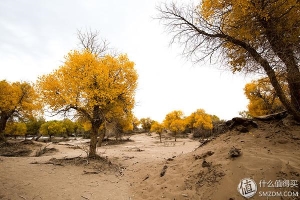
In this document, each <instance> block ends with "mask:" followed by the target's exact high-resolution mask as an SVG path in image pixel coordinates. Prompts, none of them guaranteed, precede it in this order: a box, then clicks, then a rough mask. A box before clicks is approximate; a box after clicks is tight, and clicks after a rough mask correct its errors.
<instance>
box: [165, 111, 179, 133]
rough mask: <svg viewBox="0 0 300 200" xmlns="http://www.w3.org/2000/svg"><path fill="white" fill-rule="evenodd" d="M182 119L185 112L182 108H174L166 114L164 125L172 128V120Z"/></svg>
mask: <svg viewBox="0 0 300 200" xmlns="http://www.w3.org/2000/svg"><path fill="white" fill-rule="evenodd" d="M181 119H183V112H182V111H181V110H174V111H172V112H170V113H168V114H167V115H166V117H165V119H164V121H163V125H164V126H165V127H166V128H167V129H169V130H170V129H171V124H172V122H173V121H175V120H181Z"/></svg>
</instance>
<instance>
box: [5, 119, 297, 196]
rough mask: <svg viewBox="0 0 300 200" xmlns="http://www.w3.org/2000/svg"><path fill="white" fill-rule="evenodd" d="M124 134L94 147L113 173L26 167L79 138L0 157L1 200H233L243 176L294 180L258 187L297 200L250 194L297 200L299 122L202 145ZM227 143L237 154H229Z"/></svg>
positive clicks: (65, 151) (64, 154)
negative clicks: (37, 153) (125, 138)
mask: <svg viewBox="0 0 300 200" xmlns="http://www.w3.org/2000/svg"><path fill="white" fill-rule="evenodd" d="M130 139H131V140H133V141H132V142H127V143H125V144H121V145H107V146H103V147H100V148H98V153H99V155H101V156H102V157H106V158H107V159H108V160H109V161H111V162H112V163H114V164H117V165H118V166H119V168H118V170H117V171H116V170H107V169H106V170H102V171H101V170H100V171H99V170H96V169H94V168H93V167H91V164H89V165H87V166H82V165H80V166H76V165H63V166H60V165H54V164H31V163H45V162H47V161H49V160H50V159H51V158H71V157H77V156H84V155H85V152H84V151H83V150H81V149H72V148H69V147H70V145H75V146H76V145H79V146H80V145H81V144H82V142H83V141H81V142H78V141H70V142H67V143H60V144H51V145H50V146H48V147H49V148H50V147H54V148H56V149H58V151H57V152H53V153H51V154H45V155H43V156H41V157H34V156H29V157H3V156H0V199H79V200H80V199H116V200H119V199H120V200H122V199H124V200H125V199H126V200H128V199H134V200H140V199H143V200H150V199H151V200H153V199H172V200H174V199H176V200H181V199H184V200H186V199H190V200H193V199H204V200H206V199H211V200H219V199H220V200H222V199H224V200H238V199H245V198H244V197H242V196H241V195H240V194H239V193H238V191H237V186H238V184H239V182H240V180H241V179H243V178H252V179H253V180H254V181H255V182H256V183H257V185H258V187H259V182H260V181H262V180H265V181H273V182H275V181H276V180H296V181H297V183H298V185H294V187H285V188H283V187H282V188H268V187H259V188H258V191H282V192H284V191H292V192H294V193H295V194H296V192H298V196H296V197H295V196H293V197H291V196H290V197H286V196H284V197H278V196H276V197H262V196H260V195H259V193H258V192H257V194H256V195H255V196H253V197H252V198H251V199H271V200H282V199H284V200H285V199H300V186H299V179H300V126H290V127H286V126H282V125H281V124H279V125H278V124H268V123H260V124H259V129H253V130H251V132H250V133H238V132H237V131H230V132H228V133H225V134H223V135H221V136H219V137H217V138H214V139H213V140H212V141H211V142H209V143H207V144H205V145H203V146H201V147H200V148H197V147H198V146H199V144H200V143H199V142H198V141H194V140H191V139H188V138H185V139H182V138H180V139H178V141H177V142H174V141H173V140H167V141H163V143H159V141H158V138H157V136H156V135H155V134H154V135H153V136H147V135H146V134H139V135H134V136H132V137H131V138H130ZM233 146H234V147H236V148H238V149H240V150H241V152H242V154H241V156H239V157H237V158H231V157H230V156H229V155H228V152H229V151H230V149H231V148H232V147H233ZM205 163H206V165H204V164H205ZM89 172H90V173H89ZM93 172H96V173H93Z"/></svg>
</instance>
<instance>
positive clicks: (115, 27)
mask: <svg viewBox="0 0 300 200" xmlns="http://www.w3.org/2000/svg"><path fill="white" fill-rule="evenodd" d="M162 1H164V0H148V1H141V0H109V1H108V0H1V1H0V34H1V35H0V36H1V37H0V67H1V72H0V80H2V79H6V80H8V81H20V80H23V81H32V82H35V81H36V79H37V77H38V76H40V75H43V74H46V73H49V72H51V71H53V70H54V69H57V68H58V67H59V66H60V65H62V63H63V61H64V56H65V55H66V54H67V53H68V52H69V51H70V50H72V49H76V48H78V45H77V44H78V40H77V35H76V33H77V30H78V29H81V30H86V29H91V30H98V31H100V36H101V37H102V38H105V39H107V40H108V41H109V42H110V46H111V47H113V48H115V49H117V50H118V51H119V52H122V53H127V54H128V57H129V59H131V60H132V61H134V62H135V64H136V69H137V72H138V74H139V84H138V89H137V92H136V107H135V109H134V112H135V115H136V116H137V117H138V118H142V117H150V118H151V119H154V120H157V121H162V120H163V119H164V117H165V115H166V114H167V113H169V112H171V111H173V110H182V111H183V112H184V113H185V115H186V116H187V115H190V114H191V112H193V111H195V110H196V109H198V108H202V109H205V110H206V112H207V113H209V114H215V115H217V116H219V117H220V118H221V119H231V118H232V117H235V116H238V112H239V111H242V110H245V109H246V106H247V104H248V101H247V99H246V97H245V95H244V91H243V88H244V85H245V84H246V83H247V82H249V80H250V78H248V77H245V76H244V75H242V74H235V75H232V74H231V73H230V72H224V71H220V70H217V68H216V66H217V67H218V64H217V65H215V66H213V65H210V64H209V63H198V64H192V63H190V62H189V61H187V59H186V58H183V57H182V56H181V55H180V52H181V49H180V47H179V46H178V45H176V44H174V45H172V46H171V47H170V46H169V41H170V39H171V36H170V35H168V34H167V33H166V32H165V29H164V27H163V26H162V25H161V24H160V23H159V21H157V20H154V19H153V17H155V16H156V15H157V11H156V9H155V6H156V5H159V4H160V2H162ZM177 2H181V1H179V0H178V1H177ZM186 2H190V1H189V0H186Z"/></svg>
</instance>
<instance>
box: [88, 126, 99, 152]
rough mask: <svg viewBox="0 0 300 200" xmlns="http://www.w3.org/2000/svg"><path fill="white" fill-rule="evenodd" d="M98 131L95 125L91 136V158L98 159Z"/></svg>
mask: <svg viewBox="0 0 300 200" xmlns="http://www.w3.org/2000/svg"><path fill="white" fill-rule="evenodd" d="M98 129H99V127H98V128H97V127H95V125H94V126H93V125H92V130H91V134H90V138H91V141H90V151H89V157H90V158H94V157H96V149H97V136H98Z"/></svg>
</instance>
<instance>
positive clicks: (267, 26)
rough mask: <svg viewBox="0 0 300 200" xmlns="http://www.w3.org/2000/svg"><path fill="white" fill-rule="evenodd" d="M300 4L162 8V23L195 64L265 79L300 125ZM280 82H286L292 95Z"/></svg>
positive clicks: (257, 0) (294, 0)
mask: <svg viewBox="0 0 300 200" xmlns="http://www.w3.org/2000/svg"><path fill="white" fill-rule="evenodd" d="M299 10H300V3H299V0H243V1H241V0H220V1H211V0H203V1H201V3H200V4H199V5H196V6H193V5H186V6H184V5H183V6H180V5H176V4H175V3H171V4H163V5H162V6H161V7H159V8H158V11H159V15H158V19H160V20H161V22H162V23H164V25H165V26H166V28H167V29H168V30H169V31H170V33H172V34H173V38H172V40H171V42H178V43H180V44H181V45H183V47H184V51H183V52H184V54H186V55H188V56H192V57H193V58H195V59H196V61H200V60H203V59H205V58H210V59H214V58H215V57H214V54H219V55H221V58H223V60H224V61H225V63H226V64H227V65H226V66H229V68H230V69H231V70H232V71H233V72H236V71H244V72H250V73H251V72H255V73H257V72H258V73H262V74H266V75H267V76H268V78H269V79H270V82H271V84H272V86H273V87H274V89H275V91H276V93H277V95H278V97H279V99H280V101H281V102H282V104H283V105H284V106H285V108H286V109H287V111H288V112H289V113H290V114H291V115H293V116H294V118H295V119H296V120H298V121H300V71H299V61H300V51H299V50H300V48H299V47H300V45H299V42H300V37H299V35H300V12H299ZM278 76H280V77H282V76H285V78H286V81H287V83H288V88H289V93H288V95H286V93H285V92H284V91H283V89H282V87H281V85H280V81H279V80H278Z"/></svg>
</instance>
